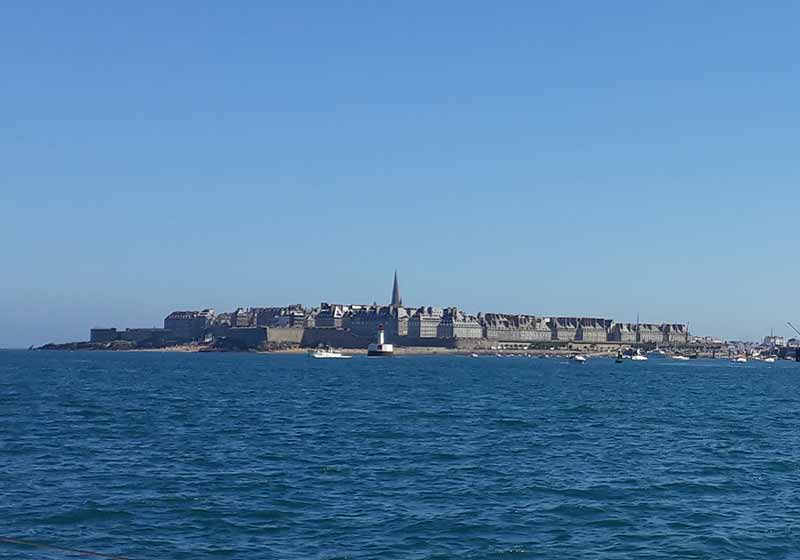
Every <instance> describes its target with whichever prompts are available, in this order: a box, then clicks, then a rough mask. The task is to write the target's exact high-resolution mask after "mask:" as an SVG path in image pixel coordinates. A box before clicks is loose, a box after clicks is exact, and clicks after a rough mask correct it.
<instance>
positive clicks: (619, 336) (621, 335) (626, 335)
mask: <svg viewBox="0 0 800 560" xmlns="http://www.w3.org/2000/svg"><path fill="white" fill-rule="evenodd" d="M636 334H637V331H636V324H635V323H612V324H611V327H610V328H609V330H608V340H610V341H613V342H624V343H627V344H634V343H636V342H637V337H636Z"/></svg>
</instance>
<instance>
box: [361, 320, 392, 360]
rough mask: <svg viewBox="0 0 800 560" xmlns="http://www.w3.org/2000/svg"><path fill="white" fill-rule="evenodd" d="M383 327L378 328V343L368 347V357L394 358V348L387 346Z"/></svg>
mask: <svg viewBox="0 0 800 560" xmlns="http://www.w3.org/2000/svg"><path fill="white" fill-rule="evenodd" d="M385 340H386V339H385V338H384V332H383V325H380V326H379V327H378V341H377V342H373V343H371V344H370V345H369V346H367V356H394V346H392V345H391V344H386V342H385Z"/></svg>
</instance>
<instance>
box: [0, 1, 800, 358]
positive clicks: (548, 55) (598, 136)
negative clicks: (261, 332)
mask: <svg viewBox="0 0 800 560" xmlns="http://www.w3.org/2000/svg"><path fill="white" fill-rule="evenodd" d="M0 11H1V12H2V14H1V15H0V213H1V214H2V216H1V218H2V219H0V257H2V261H1V262H2V274H0V347H26V346H28V345H30V344H42V343H46V342H50V341H56V342H60V341H68V340H85V339H87V338H88V331H89V328H90V327H94V326H116V327H118V328H124V327H145V326H161V324H162V321H163V317H164V316H165V315H167V313H168V312H169V311H171V310H175V309H199V308H205V307H213V308H215V309H217V310H218V311H225V310H231V309H234V308H235V307H238V306H267V305H283V304H290V303H303V304H306V305H313V304H318V303H319V302H321V301H331V302H341V303H348V302H351V303H371V302H373V301H377V302H388V300H389V297H390V295H391V281H392V274H393V272H394V270H395V269H398V271H399V277H400V286H401V290H402V294H403V299H404V302H405V303H406V304H407V305H412V306H421V305H434V306H451V305H456V306H458V307H460V308H463V309H465V310H466V311H468V312H473V313H475V312H478V311H484V312H513V313H529V314H535V315H542V316H551V315H580V316H600V317H610V318H614V319H616V320H619V321H635V320H636V316H637V313H638V314H639V316H640V317H641V320H642V321H646V322H687V321H688V322H689V323H690V326H691V330H692V332H693V333H695V334H707V335H715V336H720V337H726V338H730V339H758V338H761V337H763V336H764V335H766V334H769V331H770V329H772V328H774V329H775V333H776V334H784V335H787V336H788V335H791V334H792V333H791V331H790V330H789V329H788V327H786V325H785V324H786V321H787V320H788V321H797V322H798V323H800V303H798V301H797V298H796V297H795V296H796V294H797V284H798V280H800V264H798V259H797V258H796V256H795V251H796V246H797V241H798V222H797V219H796V216H797V215H798V210H800V195H799V194H798V189H797V186H798V182H799V180H800V170H799V169H800V168H799V167H798V154H800V132H799V131H800V57H799V56H798V50H800V36H798V34H797V25H796V22H797V21H798V19H800V4H798V3H796V2H781V1H775V2H769V3H766V4H764V3H756V2H737V1H725V2H722V1H719V2H714V1H708V2H697V1H694V0H692V1H688V0H686V1H682V0H676V1H670V2H666V1H665V2H641V1H638V0H637V1H614V0H609V1H607V2H589V1H582V2H580V1H570V0H568V1H566V2H527V1H518V2H515V1H507V2H500V3H498V2H470V1H463V0H460V1H452V2H451V1H445V0H441V1H436V2H422V1H403V2H399V1H398V2H393V1H387V2H370V1H363V2H347V1H340V2H321V1H320V2H304V1H298V2H282V3H281V2H258V1H253V2H246V1H241V2H236V3H222V2H205V1H199V0H192V1H191V2H188V1H186V2H181V1H173V2H155V1H140V2H133V3H109V2H101V1H99V0H87V1H85V2H78V3H76V2H55V1H51V2H46V1H36V0H34V1H31V2H9V3H6V4H5V5H4V6H3V7H2V10H0Z"/></svg>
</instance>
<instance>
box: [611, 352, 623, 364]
mask: <svg viewBox="0 0 800 560" xmlns="http://www.w3.org/2000/svg"><path fill="white" fill-rule="evenodd" d="M624 361H625V360H624V359H623V358H622V350H617V359H616V360H614V363H615V364H621V363H622V362H624Z"/></svg>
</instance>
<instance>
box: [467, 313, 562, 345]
mask: <svg viewBox="0 0 800 560" xmlns="http://www.w3.org/2000/svg"><path fill="white" fill-rule="evenodd" d="M479 318H480V319H481V320H482V323H483V331H484V336H485V337H486V338H488V339H490V340H500V341H506V342H536V341H545V340H550V339H551V337H552V332H551V330H550V325H549V324H548V322H547V319H545V318H543V317H534V316H533V315H507V314H503V313H487V314H485V315H479Z"/></svg>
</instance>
